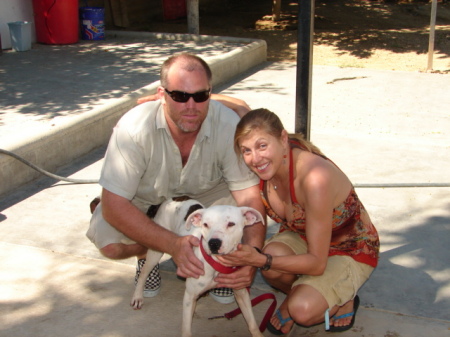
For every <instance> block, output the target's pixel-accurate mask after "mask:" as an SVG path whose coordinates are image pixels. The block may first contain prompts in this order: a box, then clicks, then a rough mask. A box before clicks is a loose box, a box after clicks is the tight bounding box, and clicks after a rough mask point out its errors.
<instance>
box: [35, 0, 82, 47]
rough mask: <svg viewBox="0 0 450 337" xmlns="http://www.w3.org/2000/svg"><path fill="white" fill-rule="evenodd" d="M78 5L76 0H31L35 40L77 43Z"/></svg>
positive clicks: (53, 42) (51, 42)
mask: <svg viewBox="0 0 450 337" xmlns="http://www.w3.org/2000/svg"><path fill="white" fill-rule="evenodd" d="M78 7H79V5H78V0H33V10H34V23H35V26H36V40H37V42H41V43H46V44H71V43H77V42H78V39H79V26H78V24H79V21H78Z"/></svg>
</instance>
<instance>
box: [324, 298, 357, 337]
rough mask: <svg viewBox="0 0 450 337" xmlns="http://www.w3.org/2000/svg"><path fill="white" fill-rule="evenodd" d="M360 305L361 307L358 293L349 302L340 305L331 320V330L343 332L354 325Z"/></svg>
mask: <svg viewBox="0 0 450 337" xmlns="http://www.w3.org/2000/svg"><path fill="white" fill-rule="evenodd" d="M358 307H359V297H358V295H357V296H356V297H355V298H354V299H353V300H350V301H348V302H347V303H345V304H344V305H343V306H342V307H339V309H338V311H337V312H336V314H335V315H334V316H333V317H332V318H331V320H330V330H329V331H331V332H342V331H346V330H348V329H350V328H351V327H353V324H354V323H355V316H356V311H357V310H358Z"/></svg>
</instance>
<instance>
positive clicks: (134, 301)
mask: <svg viewBox="0 0 450 337" xmlns="http://www.w3.org/2000/svg"><path fill="white" fill-rule="evenodd" d="M162 256H163V253H161V252H156V251H153V250H150V249H149V250H148V251H147V256H146V260H145V264H144V268H142V270H141V274H140V275H139V278H138V282H137V284H136V288H135V289H134V293H133V297H132V298H131V303H130V305H131V306H132V307H133V309H135V310H137V309H141V308H142V305H143V304H144V287H145V281H146V279H147V277H148V275H149V274H150V272H151V271H152V269H153V268H155V266H156V265H157V264H158V262H159V260H160V259H161V257H162Z"/></svg>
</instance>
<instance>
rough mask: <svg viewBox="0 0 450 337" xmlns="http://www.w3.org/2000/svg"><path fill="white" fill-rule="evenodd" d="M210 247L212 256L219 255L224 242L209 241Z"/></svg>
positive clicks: (217, 240) (218, 240)
mask: <svg viewBox="0 0 450 337" xmlns="http://www.w3.org/2000/svg"><path fill="white" fill-rule="evenodd" d="M208 246H209V249H210V250H211V253H212V254H217V253H219V249H220V246H222V240H220V239H211V240H209V241H208Z"/></svg>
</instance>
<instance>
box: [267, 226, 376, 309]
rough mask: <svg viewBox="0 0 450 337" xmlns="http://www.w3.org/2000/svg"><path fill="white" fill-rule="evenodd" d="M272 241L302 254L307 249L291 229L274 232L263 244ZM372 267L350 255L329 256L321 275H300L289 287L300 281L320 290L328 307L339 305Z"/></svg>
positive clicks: (303, 241) (346, 300)
mask: <svg viewBox="0 0 450 337" xmlns="http://www.w3.org/2000/svg"><path fill="white" fill-rule="evenodd" d="M272 242H279V243H283V244H285V245H287V246H288V247H289V248H291V249H292V251H293V252H294V253H295V254H305V253H306V252H307V250H308V245H307V243H306V241H305V240H303V239H302V238H301V237H300V235H299V234H297V233H294V232H288V231H285V232H282V233H279V234H275V235H274V236H273V237H272V238H270V239H269V240H267V242H266V245H268V244H269V243H272ZM373 269H374V268H373V267H371V266H369V265H367V264H365V263H360V262H356V261H355V260H353V259H352V258H351V257H349V256H341V255H335V256H330V257H329V258H328V263H327V267H326V268H325V271H324V273H323V274H322V275H320V276H311V275H299V277H298V279H297V280H296V281H295V282H294V283H293V284H292V287H295V286H297V285H299V284H307V285H310V286H312V287H313V288H314V289H316V290H317V291H319V292H320V293H321V294H322V296H323V297H324V298H325V299H326V301H327V302H328V306H329V308H332V307H334V306H335V305H338V306H342V305H344V304H345V303H347V302H348V301H350V300H351V299H353V298H354V297H355V296H356V293H357V291H358V290H359V288H361V286H362V285H363V284H364V282H366V280H367V279H368V278H369V276H370V274H371V273H372V271H373Z"/></svg>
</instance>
